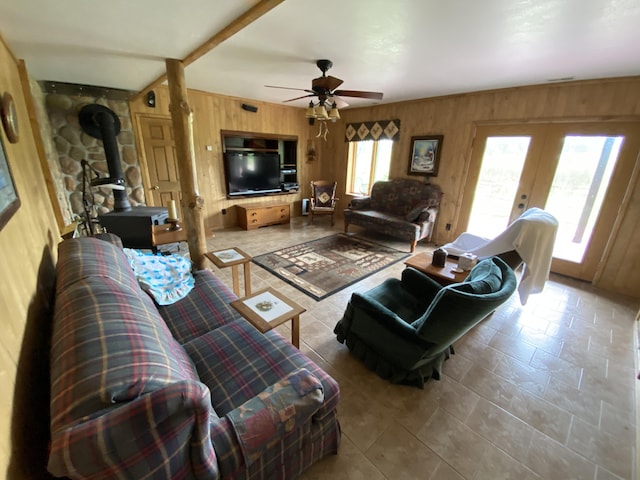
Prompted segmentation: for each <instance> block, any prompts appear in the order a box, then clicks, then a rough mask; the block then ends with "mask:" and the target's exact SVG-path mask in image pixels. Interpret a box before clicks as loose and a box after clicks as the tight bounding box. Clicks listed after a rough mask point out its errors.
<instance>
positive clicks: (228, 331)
mask: <svg viewBox="0 0 640 480" xmlns="http://www.w3.org/2000/svg"><path fill="white" fill-rule="evenodd" d="M195 279H196V287H195V288H194V289H193V291H192V292H191V293H190V294H189V295H188V296H187V297H186V298H184V299H182V300H180V301H179V302H177V303H175V304H173V305H170V306H166V307H161V308H160V309H158V307H157V305H156V304H155V303H154V302H153V300H152V299H151V297H149V296H148V295H147V294H146V293H144V292H143V291H142V290H141V289H140V288H139V287H138V285H137V283H136V281H135V277H134V274H133V272H132V271H131V269H130V268H129V266H128V264H127V262H126V258H125V256H124V253H123V252H122V250H121V248H120V247H119V246H118V245H117V244H110V243H107V242H102V241H99V240H96V239H94V238H86V237H84V238H78V239H73V240H66V241H64V242H63V243H62V244H61V245H60V247H59V261H58V279H57V291H56V304H55V313H54V325H53V336H52V347H51V448H50V455H49V465H48V468H49V471H50V472H51V473H53V474H54V475H56V476H65V477H69V478H83V479H84V478H88V479H106V478H122V479H192V478H196V479H207V480H217V479H220V478H225V479H226V478H229V479H267V478H268V479H285V478H287V479H290V478H296V477H297V476H299V475H300V474H301V473H302V472H303V471H304V470H305V469H307V468H308V467H309V466H311V465H312V464H313V463H315V462H316V461H318V460H319V459H321V458H323V457H325V456H327V455H329V454H332V453H337V449H338V445H339V442H340V427H339V423H338V419H337V416H336V407H337V403H338V397H339V389H338V385H337V383H336V382H335V381H334V380H333V379H332V378H331V377H329V376H328V375H327V374H326V373H325V372H324V371H323V370H321V369H320V368H319V367H318V366H317V365H315V364H314V363H313V362H311V361H310V360H309V359H308V358H307V357H306V356H304V355H303V354H302V353H300V351H299V350H298V349H296V348H295V347H293V346H292V345H291V344H290V343H289V342H287V341H286V340H285V339H284V338H283V337H282V336H280V335H279V334H278V333H277V332H275V331H272V332H269V333H268V334H266V335H262V334H261V333H260V332H258V330H256V329H255V328H253V327H252V326H251V325H250V324H249V323H248V322H247V321H246V320H244V319H243V318H242V317H240V316H239V315H238V314H237V313H236V312H235V310H233V309H231V308H230V307H229V305H228V302H229V301H231V300H233V299H235V296H234V295H233V293H231V292H230V291H229V289H228V288H226V287H225V286H224V285H223V284H222V283H221V282H220V280H219V279H218V278H216V277H215V276H213V274H211V272H209V271H202V272H197V273H196V275H195ZM160 312H161V313H160ZM161 314H162V315H161ZM163 317H164V318H163ZM165 320H166V322H165ZM174 337H175V338H174ZM176 338H177V339H178V340H176ZM182 343H184V346H183V345H182ZM300 369H306V370H308V372H309V374H310V375H312V376H313V377H315V378H316V379H317V380H319V381H320V383H321V384H322V390H323V394H324V401H323V402H322V404H321V406H320V407H319V408H317V405H314V406H313V410H311V411H310V412H309V414H305V415H301V416H299V417H295V418H298V420H295V421H296V422H299V423H300V425H297V424H296V425H295V426H294V427H291V425H287V428H286V429H283V430H278V433H276V434H274V438H270V439H269V441H268V442H267V445H265V446H264V448H262V447H261V446H260V445H257V446H255V447H256V448H254V449H253V451H252V453H251V458H250V459H249V460H250V461H247V460H248V458H246V457H245V453H246V452H245V453H243V448H242V447H241V444H240V442H239V440H238V435H237V434H236V427H237V428H239V429H240V430H242V431H243V434H244V435H245V438H251V428H256V427H255V425H259V422H258V423H256V422H255V421H253V422H251V421H247V423H246V424H242V423H238V422H239V421H240V422H242V420H238V419H243V418H246V417H245V413H246V411H245V410H243V409H246V408H250V406H251V405H254V404H256V401H255V397H256V396H258V395H260V394H261V395H263V396H264V395H270V394H271V393H270V392H272V391H273V390H274V387H273V386H274V385H275V384H278V382H280V383H282V380H283V379H285V378H286V377H287V376H289V375H290V374H291V373H292V372H296V371H300ZM200 375H202V379H201V377H200ZM286 407H287V406H286V405H285V408H286ZM218 410H219V411H218ZM220 412H221V413H220ZM312 412H315V413H312ZM228 414H231V415H228ZM218 415H220V416H218ZM309 415H310V416H309ZM230 418H234V422H235V423H232V422H231V421H230ZM254 420H255V418H254ZM234 425H235V427H234ZM238 426H239V427H238ZM260 434H261V435H262V436H264V432H262V431H261V432H260ZM244 445H245V446H246V441H245V443H244ZM245 449H246V448H245Z"/></svg>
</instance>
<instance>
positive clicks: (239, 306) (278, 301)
mask: <svg viewBox="0 0 640 480" xmlns="http://www.w3.org/2000/svg"><path fill="white" fill-rule="evenodd" d="M231 306H232V307H233V308H235V309H236V310H237V311H238V312H239V313H240V314H241V315H242V316H243V317H244V318H246V319H247V320H248V321H249V323H251V324H252V325H253V326H254V327H256V328H257V329H258V330H260V331H261V332H262V333H266V332H268V331H269V330H271V329H272V328H275V327H277V326H278V325H281V324H283V323H285V322H288V321H289V320H291V343H293V345H294V346H295V347H296V348H298V349H299V348H300V314H301V313H304V312H306V311H307V309H306V308H304V307H301V306H300V305H298V304H297V303H296V302H294V301H293V300H290V299H288V298H287V297H285V296H284V295H282V294H281V293H279V292H277V291H276V290H274V289H273V288H272V287H268V288H265V289H263V290H260V291H258V292H256V293H254V294H253V295H249V296H247V297H244V298H239V299H238V300H234V301H233V302H231Z"/></svg>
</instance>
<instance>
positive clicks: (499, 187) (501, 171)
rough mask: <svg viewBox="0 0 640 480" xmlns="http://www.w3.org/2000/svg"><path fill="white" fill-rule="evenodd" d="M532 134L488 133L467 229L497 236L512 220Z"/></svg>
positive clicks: (477, 233)
mask: <svg viewBox="0 0 640 480" xmlns="http://www.w3.org/2000/svg"><path fill="white" fill-rule="evenodd" d="M530 141H531V137H529V136H509V137H487V141H486V146H485V149H484V154H483V157H482V165H481V167H480V175H479V177H478V183H477V185H476V190H475V195H474V198H473V204H472V207H471V214H470V216H469V225H468V227H467V231H469V232H470V233H473V234H475V235H480V236H481V237H486V238H494V237H496V236H497V235H498V234H500V233H501V232H502V231H504V229H505V228H506V227H507V225H509V223H510V221H509V220H510V215H511V211H512V208H513V202H514V199H515V196H516V193H517V192H518V186H519V185H520V175H521V173H522V169H523V167H524V163H525V159H526V158H527V151H528V149H529V143H530Z"/></svg>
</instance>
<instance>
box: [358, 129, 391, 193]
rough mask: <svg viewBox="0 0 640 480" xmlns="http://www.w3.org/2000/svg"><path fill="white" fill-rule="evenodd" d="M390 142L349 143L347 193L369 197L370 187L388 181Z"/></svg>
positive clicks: (367, 141)
mask: <svg viewBox="0 0 640 480" xmlns="http://www.w3.org/2000/svg"><path fill="white" fill-rule="evenodd" d="M392 146H393V141H392V140H365V141H362V142H349V164H348V170H347V182H348V183H347V193H348V194H350V195H369V194H370V193H371V186H372V185H373V184H374V183H375V182H377V181H379V180H388V179H389V167H390V165H391V148H392Z"/></svg>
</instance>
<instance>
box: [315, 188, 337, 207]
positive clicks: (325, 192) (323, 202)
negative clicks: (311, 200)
mask: <svg viewBox="0 0 640 480" xmlns="http://www.w3.org/2000/svg"><path fill="white" fill-rule="evenodd" d="M331 195H333V185H330V186H326V187H316V198H315V204H316V207H331V206H332V205H331Z"/></svg>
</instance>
